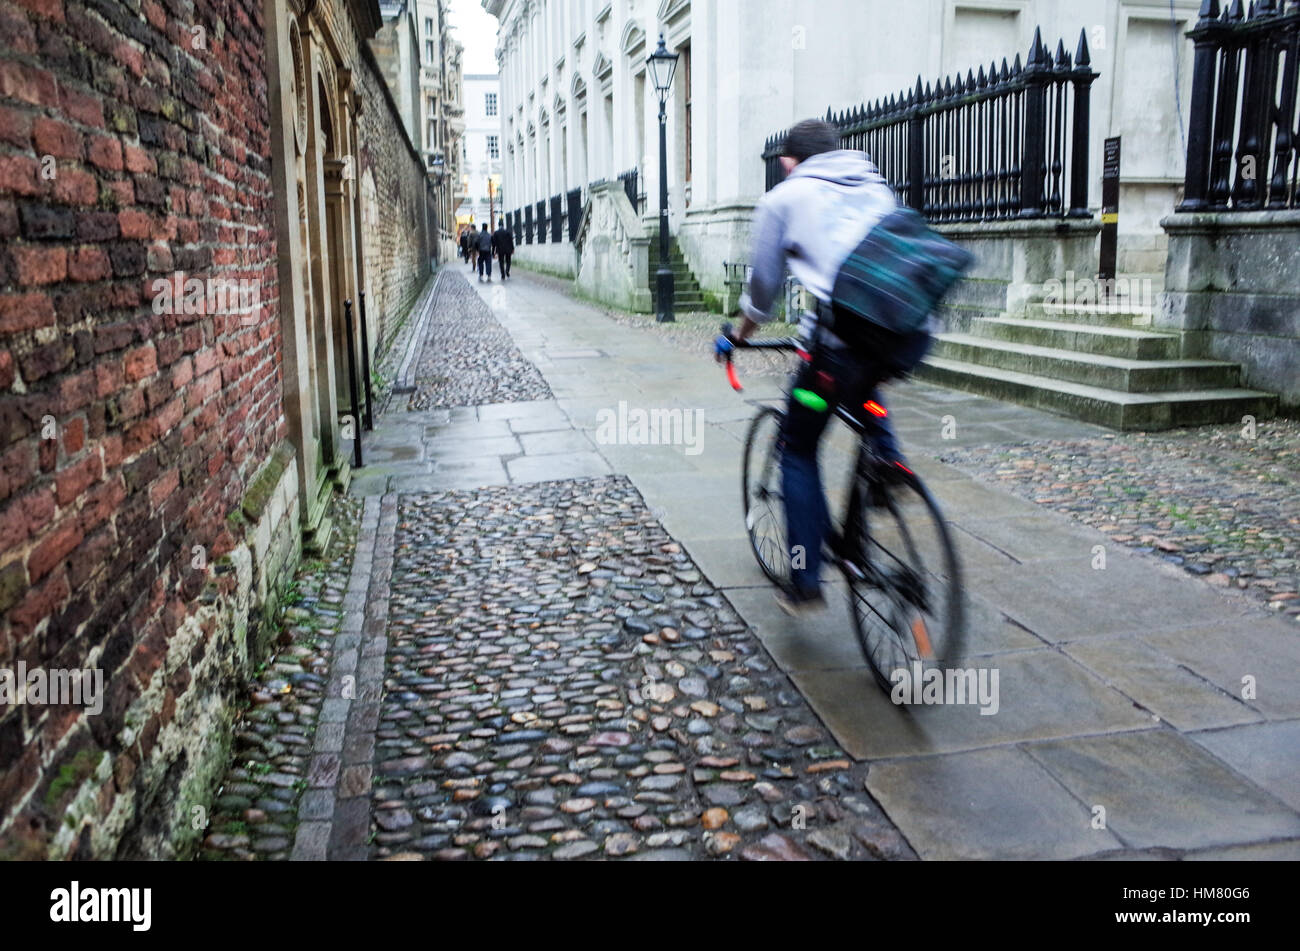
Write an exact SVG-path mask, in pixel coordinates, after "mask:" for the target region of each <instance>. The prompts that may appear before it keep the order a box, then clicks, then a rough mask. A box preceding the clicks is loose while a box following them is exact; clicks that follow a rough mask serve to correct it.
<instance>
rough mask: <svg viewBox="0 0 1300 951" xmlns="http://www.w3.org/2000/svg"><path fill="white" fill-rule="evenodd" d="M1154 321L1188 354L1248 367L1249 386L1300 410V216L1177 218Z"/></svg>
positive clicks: (1171, 225)
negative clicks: (1177, 337) (1176, 338)
mask: <svg viewBox="0 0 1300 951" xmlns="http://www.w3.org/2000/svg"><path fill="white" fill-rule="evenodd" d="M1161 225H1162V226H1163V227H1164V229H1165V231H1166V233H1167V234H1168V235H1169V256H1168V263H1167V264H1166V267H1165V289H1164V292H1163V293H1162V294H1161V295H1160V297H1159V306H1158V307H1157V310H1156V314H1155V317H1154V321H1153V322H1154V324H1155V326H1156V327H1158V328H1162V329H1168V330H1177V331H1179V332H1180V333H1181V335H1182V339H1183V355H1184V356H1188V357H1209V358H1212V359H1216V360H1231V361H1234V362H1237V363H1240V364H1241V365H1242V383H1243V385H1244V386H1247V387H1251V388H1254V389H1260V390H1267V391H1269V392H1273V393H1277V394H1278V397H1279V404H1280V406H1281V407H1282V408H1283V410H1284V411H1289V412H1295V411H1296V410H1300V211H1276V212H1268V211H1264V212H1232V213H1216V212H1196V213H1185V214H1174V215H1170V216H1169V217H1168V218H1165V219H1164V220H1163V221H1162V222H1161Z"/></svg>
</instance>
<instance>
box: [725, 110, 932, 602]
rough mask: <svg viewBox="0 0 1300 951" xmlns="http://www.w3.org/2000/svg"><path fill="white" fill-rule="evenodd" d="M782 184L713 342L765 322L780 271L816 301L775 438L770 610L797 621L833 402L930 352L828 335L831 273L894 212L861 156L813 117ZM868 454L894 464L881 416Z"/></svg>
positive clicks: (822, 531)
mask: <svg viewBox="0 0 1300 951" xmlns="http://www.w3.org/2000/svg"><path fill="white" fill-rule="evenodd" d="M780 162H781V165H782V167H783V168H784V169H785V172H786V178H785V180H784V181H782V182H781V183H780V184H779V185H777V186H776V187H775V188H773V189H772V190H771V191H769V192H768V193H767V194H766V195H764V196H763V198H762V199H761V200H760V201H759V202H758V205H757V207H756V208H755V210H754V224H753V231H754V239H753V253H752V258H751V260H752V264H753V270H752V274H751V277H750V279H749V283H748V285H747V286H746V288H745V291H744V293H743V294H742V295H741V298H740V309H741V313H742V314H743V315H744V321H743V322H742V324H741V326H740V328H739V330H738V331H737V332H736V334H735V336H734V337H732V338H731V339H730V340H727V339H725V338H719V340H718V353H719V357H720V358H721V356H722V355H724V354H725V353H726V351H727V350H728V349H729V348H730V347H731V346H732V345H733V344H735V343H738V342H740V341H743V340H744V339H745V338H747V337H748V336H749V335H750V334H752V333H753V332H754V330H755V328H756V327H757V326H758V325H759V324H761V323H765V322H766V321H768V320H771V319H772V305H773V303H774V302H775V300H776V298H777V295H778V293H779V292H780V290H781V288H782V286H783V285H784V282H785V269H786V266H787V264H788V265H789V268H790V271H791V273H792V274H793V275H794V276H795V277H796V278H797V279H798V280H799V281H800V283H802V284H803V286H804V287H805V288H807V289H808V291H809V292H810V293H811V294H812V295H813V297H814V298H816V300H817V304H816V308H815V313H805V314H803V315H802V317H801V320H800V336H801V338H803V340H804V341H805V344H804V345H805V348H806V350H807V351H808V353H809V357H808V358H807V360H806V361H805V363H804V364H803V366H802V367H800V369H799V371H798V373H797V375H796V377H795V380H794V384H793V386H792V387H791V393H790V397H789V399H788V401H787V406H786V416H785V423H784V425H783V428H782V431H781V447H782V453H781V493H782V496H783V498H784V504H785V516H786V538H787V540H788V543H789V545H790V554H791V566H792V567H791V584H790V588H789V590H787V591H779V592H778V593H777V602H778V604H780V606H781V607H782V609H783V610H785V611H786V612H787V613H788V614H792V615H797V614H801V613H803V612H805V611H809V610H813V609H816V608H819V607H821V606H822V605H824V603H825V600H824V598H823V596H822V593H821V585H820V569H821V552H822V542H823V540H824V539H825V538H826V535H827V532H828V531H829V530H830V512H829V510H828V509H827V506H826V496H825V493H824V492H823V491H822V484H821V473H820V471H819V469H818V465H817V447H818V443H819V441H820V440H821V436H822V433H823V432H824V431H825V429H826V424H827V422H828V421H829V420H830V418H831V416H832V415H833V414H834V412H835V407H836V404H837V403H840V402H844V403H846V404H847V405H850V406H857V407H861V405H862V404H863V403H864V402H866V401H869V400H871V401H875V402H876V403H880V395H879V393H878V392H877V391H876V384H877V383H879V382H880V381H881V380H882V379H884V378H885V377H886V376H888V375H889V369H890V367H891V365H892V364H893V363H894V362H895V360H897V361H898V362H900V363H901V364H902V365H905V366H910V365H912V364H914V363H915V362H916V361H918V360H919V359H920V357H921V355H922V354H923V353H924V350H925V348H926V347H927V346H928V345H929V335H928V334H925V333H920V334H916V335H914V336H912V337H909V338H907V339H906V342H905V344H904V346H905V347H906V348H908V350H909V351H915V352H909V353H906V354H900V353H893V354H889V353H863V352H858V351H855V350H853V349H850V348H849V347H847V346H846V345H845V343H844V342H843V341H842V340H840V339H839V338H838V337H836V336H835V334H834V333H833V332H831V331H830V330H829V329H827V326H823V324H827V325H829V324H830V323H831V321H830V320H828V319H827V318H828V317H829V314H828V310H829V302H830V299H831V289H832V287H833V286H834V283H835V277H836V274H837V273H838V272H839V269H840V266H841V265H842V264H843V263H844V261H845V259H846V258H847V257H848V256H849V254H850V253H851V252H852V251H853V250H854V249H855V248H856V247H857V246H858V244H859V243H861V241H862V239H863V238H865V237H866V235H867V232H868V231H870V230H871V228H872V227H873V226H874V225H875V224H876V223H877V222H878V221H880V219H881V218H883V217H884V216H885V215H887V214H888V213H889V212H891V211H893V210H894V209H895V207H896V206H897V202H896V200H895V198H894V192H893V189H892V188H891V187H890V186H889V183H888V182H886V181H885V179H884V178H883V177H881V175H880V173H879V172H878V171H877V170H876V167H875V166H874V165H873V164H872V163H871V161H870V160H869V159H868V158H867V155H866V153H864V152H859V151H855V150H851V149H842V148H840V136H839V132H838V131H836V129H835V127H834V126H832V125H831V124H830V123H828V122H823V121H822V120H820V119H808V120H805V121H803V122H800V123H798V124H797V125H795V126H794V127H793V128H792V129H791V130H790V132H789V134H788V135H787V137H786V142H785V149H784V154H783V155H782V156H781V158H780ZM861 415H862V417H863V421H864V423H866V425H867V431H868V435H869V436H871V438H872V439H873V441H874V442H875V446H876V450H877V452H879V453H880V455H881V456H883V457H884V458H885V459H886V460H889V461H897V462H901V461H902V456H901V455H900V453H899V450H898V443H897V441H896V439H895V438H894V434H893V431H892V430H891V428H890V426H889V422H888V417H885V416H874V415H871V414H867V413H862V414H861Z"/></svg>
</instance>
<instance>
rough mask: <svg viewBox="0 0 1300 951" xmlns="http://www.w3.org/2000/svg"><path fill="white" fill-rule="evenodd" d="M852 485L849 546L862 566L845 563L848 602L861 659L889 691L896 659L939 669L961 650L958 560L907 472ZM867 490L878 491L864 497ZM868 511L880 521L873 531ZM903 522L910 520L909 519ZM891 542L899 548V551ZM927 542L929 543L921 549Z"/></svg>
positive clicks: (937, 515)
mask: <svg viewBox="0 0 1300 951" xmlns="http://www.w3.org/2000/svg"><path fill="white" fill-rule="evenodd" d="M854 491H855V493H857V494H858V499H857V500H856V502H855V504H854V505H853V507H852V511H854V512H855V513H857V518H856V519H854V523H855V524H853V525H851V526H850V529H851V530H852V531H854V532H855V533H856V538H855V539H854V540H853V543H852V550H853V551H854V552H856V553H857V558H858V559H859V560H860V561H861V560H863V559H865V561H866V563H867V567H866V568H865V569H864V570H863V571H862V572H861V573H859V572H858V571H854V570H851V568H850V565H849V564H846V565H845V566H844V575H845V578H846V580H847V581H848V586H849V602H850V603H849V608H850V613H851V614H852V615H853V628H854V633H855V634H856V636H857V640H858V646H859V647H860V648H861V649H862V654H863V657H864V658H865V659H866V661H867V666H868V667H870V668H871V672H872V674H873V675H874V676H875V679H876V682H877V683H878V684H879V685H880V687H881V689H883V690H884V691H885V692H887V693H889V692H892V690H893V688H894V684H895V681H894V680H892V679H891V676H892V675H893V674H894V672H895V671H896V670H897V669H898V668H899V667H900V666H902V665H905V666H906V667H907V668H908V669H909V670H912V669H913V668H912V665H913V663H915V662H920V663H921V665H922V668H923V669H924V668H929V667H940V668H942V667H944V666H946V665H950V664H951V663H952V662H953V661H954V660H956V659H957V658H959V657H961V656H962V648H963V646H964V641H965V634H966V631H965V592H964V589H963V586H962V579H961V564H960V562H959V560H958V558H957V552H956V548H955V547H954V546H953V543H952V535H951V533H950V532H949V530H948V524H947V522H946V521H945V520H944V518H943V513H942V512H941V511H940V509H939V506H938V504H937V503H936V502H935V500H934V497H933V496H932V495H931V494H930V491H929V490H928V489H927V488H926V487H925V484H924V483H923V482H922V481H921V480H920V479H919V478H918V477H917V476H916V475H915V474H914V473H907V472H900V473H898V474H897V479H896V481H895V482H894V483H893V484H891V485H890V486H889V487H888V488H886V489H884V490H883V492H882V490H881V488H880V487H879V486H878V485H872V484H870V483H868V482H867V480H865V479H859V480H857V483H856V487H855V489H854ZM873 492H874V493H876V494H877V496H878V498H877V500H876V502H875V504H869V503H870V502H871V500H870V499H869V493H873ZM881 503H883V504H881ZM904 510H909V512H908V513H906V514H905V511H904ZM882 516H883V518H882ZM873 518H877V519H881V520H882V521H883V522H884V524H882V525H878V526H876V527H875V529H874V531H873V529H872V526H871V524H870V522H871V520H872V519H873ZM889 520H892V523H893V524H892V525H891V524H890V522H889ZM909 521H911V522H913V523H914V524H912V525H910V526H909V524H908V523H909ZM922 529H924V530H925V535H924V536H922V535H921V530H922ZM918 540H919V541H920V542H922V543H923V544H918ZM890 547H893V548H902V549H903V555H902V557H900V556H899V554H898V553H895V552H893V551H891V550H890ZM926 547H928V548H929V549H931V550H930V551H929V553H928V554H923V553H922V549H923V548H926ZM859 567H860V566H859Z"/></svg>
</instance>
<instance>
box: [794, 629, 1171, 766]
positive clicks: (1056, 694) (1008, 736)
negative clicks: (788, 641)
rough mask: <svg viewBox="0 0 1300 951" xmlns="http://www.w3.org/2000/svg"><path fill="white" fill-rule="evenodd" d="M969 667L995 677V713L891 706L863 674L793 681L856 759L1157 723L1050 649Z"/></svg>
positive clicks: (852, 671) (859, 670)
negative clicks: (986, 713) (983, 670)
mask: <svg viewBox="0 0 1300 951" xmlns="http://www.w3.org/2000/svg"><path fill="white" fill-rule="evenodd" d="M972 666H976V667H982V668H990V669H996V670H997V671H998V697H997V701H998V705H997V707H996V713H993V714H991V715H983V714H981V712H980V709H981V708H980V707H979V706H977V705H973V704H967V705H963V706H958V705H955V704H949V705H947V706H914V707H899V706H896V705H894V704H893V703H892V702H891V701H890V698H889V697H888V696H887V695H886V694H885V693H884V691H882V690H881V689H880V688H879V687H877V686H876V684H875V681H874V679H873V678H872V675H871V673H870V671H868V670H867V669H866V668H865V667H856V668H848V669H844V668H841V669H827V670H800V671H794V672H793V673H792V675H791V676H792V677H793V678H794V682H795V683H796V684H797V685H798V687H799V689H800V691H801V692H802V693H803V694H804V695H805V696H807V697H808V698H809V701H810V702H811V703H812V704H813V706H814V707H815V708H816V709H817V710H818V712H819V713H820V714H821V716H822V718H823V720H825V722H826V724H827V726H828V727H829V728H830V730H831V732H832V733H833V734H834V736H835V738H836V740H838V741H839V743H840V744H841V745H842V746H843V747H844V748H845V750H847V751H848V752H849V753H851V754H853V755H854V756H856V757H858V758H860V759H869V760H874V759H879V758H882V757H895V756H916V755H929V754H936V753H955V752H959V751H962V750H970V749H978V748H980V747H985V746H996V745H1000V744H1006V743H1016V742H1022V741H1026V740H1042V739H1052V738H1055V737H1075V736H1083V735H1089V734H1094V733H1103V732H1108V731H1121V730H1138V729H1144V728H1148V727H1151V726H1152V725H1154V723H1155V720H1154V718H1153V717H1152V716H1151V715H1150V714H1149V713H1146V712H1144V711H1142V710H1140V709H1138V708H1137V707H1135V706H1134V705H1133V703H1132V701H1131V700H1129V699H1128V698H1127V697H1125V696H1124V695H1123V694H1121V693H1120V692H1119V691H1117V690H1115V689H1113V688H1111V687H1108V686H1107V685H1106V684H1105V683H1103V682H1102V680H1101V679H1100V678H1098V677H1096V676H1095V675H1094V674H1092V673H1091V672H1089V671H1088V670H1087V669H1086V668H1084V667H1083V666H1082V665H1080V664H1078V663H1076V662H1074V661H1073V660H1071V659H1070V658H1068V657H1066V656H1064V655H1062V654H1060V653H1058V652H1056V651H1054V650H1050V649H1040V650H1029V651H1015V652H1009V653H1005V654H998V655H995V656H992V657H988V658H981V659H980V660H979V662H978V664H972ZM990 676H991V674H990ZM989 709H992V708H991V707H990V708H989Z"/></svg>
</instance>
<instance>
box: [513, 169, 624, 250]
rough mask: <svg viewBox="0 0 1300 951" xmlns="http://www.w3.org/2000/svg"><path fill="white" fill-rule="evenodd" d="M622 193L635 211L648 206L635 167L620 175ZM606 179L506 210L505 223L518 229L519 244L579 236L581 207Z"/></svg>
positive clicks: (564, 239)
mask: <svg viewBox="0 0 1300 951" xmlns="http://www.w3.org/2000/svg"><path fill="white" fill-rule="evenodd" d="M618 178H619V182H620V183H621V184H622V186H623V192H624V194H626V195H627V197H628V201H630V202H631V203H632V207H633V209H634V210H637V211H638V213H640V211H641V210H643V209H644V208H645V199H646V196H645V194H644V193H641V194H638V193H637V185H638V180H639V178H640V176H639V174H638V173H637V171H636V169H633V170H632V171H630V172H624V173H623V174H622V175H620V176H619V177H618ZM605 183H606V180H605V179H603V178H600V179H597V180H595V181H593V182H591V183H590V184H588V185H587V186H586V187H579V188H574V189H571V190H569V191H567V192H560V193H559V194H556V195H552V196H551V197H550V198H543V199H542V200H540V201H537V202H532V203H530V204H527V205H524V206H523V208H522V209H515V210H514V211H512V212H507V213H506V225H507V227H510V228H512V229H513V230H514V232H515V243H516V244H533V243H534V242H535V243H537V244H546V243H547V241H548V240H549V241H550V242H551V243H553V244H558V243H560V242H563V241H576V240H577V239H578V226H579V225H580V224H581V223H582V209H583V208H584V207H586V204H587V199H588V197H589V196H590V194H591V189H592V188H594V187H595V186H597V185H603V184H605Z"/></svg>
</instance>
